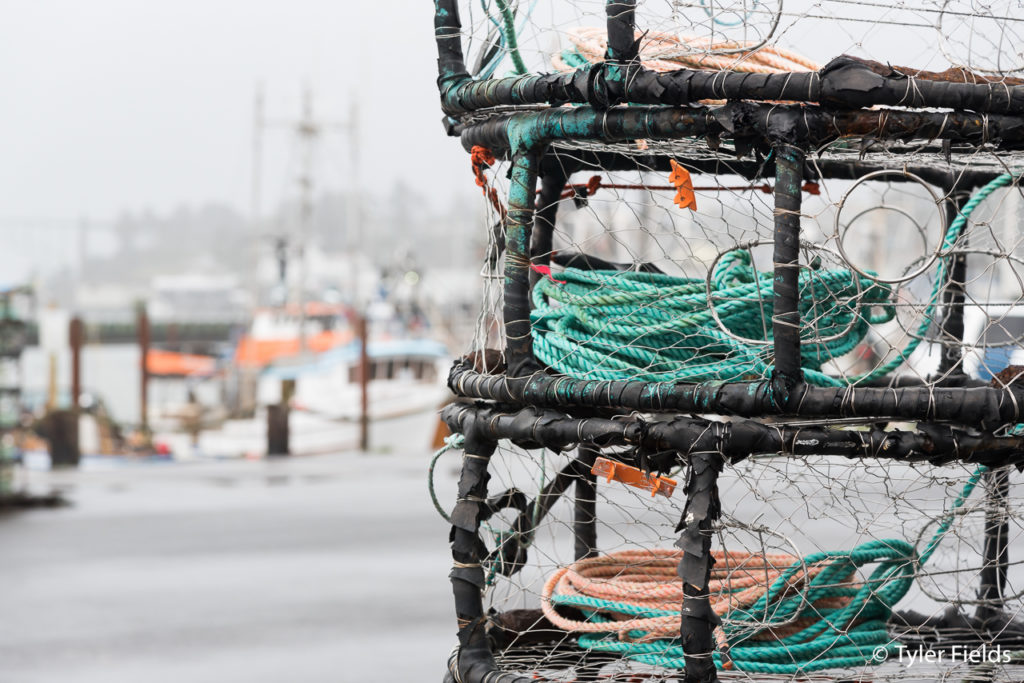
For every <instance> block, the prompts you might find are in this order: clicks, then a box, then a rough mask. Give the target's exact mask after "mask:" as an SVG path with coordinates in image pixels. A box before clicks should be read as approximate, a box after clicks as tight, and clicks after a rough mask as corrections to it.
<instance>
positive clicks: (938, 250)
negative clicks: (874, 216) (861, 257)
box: [833, 169, 945, 285]
mask: <svg viewBox="0 0 1024 683" xmlns="http://www.w3.org/2000/svg"><path fill="white" fill-rule="evenodd" d="M894 175H898V176H902V177H904V178H909V179H910V180H912V181H914V182H916V183H917V184H918V185H920V186H921V187H923V188H924V189H925V190H927V192H928V194H929V195H930V196H931V198H932V201H933V202H934V203H935V208H936V211H937V212H938V214H939V225H940V226H942V227H943V229H945V220H944V216H943V215H942V208H941V207H942V202H943V201H944V200H943V199H942V198H941V197H939V196H938V195H937V194H935V191H934V190H933V189H932V188H931V186H930V185H929V184H928V183H926V182H925V181H924V180H922V179H921V177H920V176H917V175H914V174H913V173H909V172H907V171H900V170H897V169H880V170H878V171H872V172H871V173H868V174H866V175H863V176H861V177H860V178H858V179H857V180H856V182H854V183H853V185H852V186H850V189H849V190H847V191H846V194H844V195H843V198H842V199H840V200H839V204H838V205H837V206H836V217H835V221H834V222H833V237H835V240H836V246H837V248H838V249H839V254H840V256H842V258H843V261H845V262H846V265H848V266H849V267H850V269H851V270H853V271H855V272H856V273H857V274H859V275H861V276H863V277H866V278H867V279H869V280H871V281H872V282H878V283H881V284H887V285H897V284H901V283H904V282H910V281H911V280H913V279H914V278H916V277H918V276H920V275H923V274H924V273H926V272H928V270H929V269H930V268H931V267H932V265H933V264H934V263H935V262H936V261H937V260H938V259H939V257H940V256H941V255H942V239H941V236H940V239H939V241H938V243H937V244H936V245H935V251H934V252H932V254H931V255H930V257H929V258H928V259H927V260H926V261H925V262H924V264H923V265H921V266H920V267H919V268H918V269H917V270H913V271H911V272H909V273H907V274H904V275H903V276H902V277H896V278H884V277H879V276H878V275H873V274H871V273H869V272H867V271H865V270H863V269H861V268H860V267H858V266H857V265H855V264H854V263H853V261H851V260H850V257H849V255H848V254H847V253H846V248H845V247H844V246H843V237H844V236H845V234H846V233H845V232H844V233H843V234H842V235H841V234H840V220H841V218H842V215H843V206H844V205H845V204H846V200H847V199H849V197H850V195H851V194H852V193H853V191H854V190H856V189H857V188H858V187H859V186H860V185H861V184H863V183H866V182H868V181H869V180H875V179H876V178H880V177H884V176H894ZM881 208H886V209H890V210H893V211H897V212H899V213H902V214H904V215H906V212H905V211H903V210H902V209H894V208H892V207H872V208H871V209H868V211H874V210H878V209H881ZM865 213H866V211H861V212H860V213H858V214H857V215H856V216H855V217H854V219H853V220H856V219H857V218H859V217H860V216H862V215H864V214H865ZM851 223H852V221H851ZM913 223H914V225H915V226H916V225H917V221H913ZM849 229H850V227H849V224H847V227H846V230H847V232H848V231H849Z"/></svg>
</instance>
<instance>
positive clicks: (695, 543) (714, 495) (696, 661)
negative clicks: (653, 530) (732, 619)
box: [676, 453, 723, 683]
mask: <svg viewBox="0 0 1024 683" xmlns="http://www.w3.org/2000/svg"><path fill="white" fill-rule="evenodd" d="M689 463H690V469H689V473H688V476H687V481H686V506H685V507H684V508H683V517H682V519H681V520H680V522H679V527H678V529H679V530H681V531H682V534H681V535H680V538H679V540H678V541H677V543H676V545H677V546H678V547H680V548H682V549H683V557H682V559H681V560H680V561H679V565H678V568H677V572H678V574H679V578H681V579H682V581H683V605H682V615H681V617H680V622H679V634H680V637H681V639H682V645H683V656H684V659H685V661H686V673H685V680H687V681H694V682H697V681H699V682H701V683H706V682H708V681H715V680H717V674H716V671H715V663H714V661H713V660H712V659H711V653H712V652H713V651H714V648H715V640H714V635H713V632H714V629H715V627H716V626H718V625H719V623H721V621H720V619H719V618H718V615H716V614H715V613H714V611H713V609H712V608H711V599H710V595H709V592H708V584H709V581H710V578H711V569H712V567H714V564H715V559H714V557H713V556H712V555H711V533H712V524H713V523H714V521H715V520H717V519H718V518H719V516H720V515H721V503H720V502H719V499H718V474H719V472H721V470H722V465H723V462H722V458H721V457H720V456H719V455H718V454H717V453H694V454H692V455H691V456H690V457H689Z"/></svg>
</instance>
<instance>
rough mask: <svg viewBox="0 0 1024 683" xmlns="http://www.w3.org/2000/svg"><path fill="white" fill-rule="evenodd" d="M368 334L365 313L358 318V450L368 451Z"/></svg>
mask: <svg viewBox="0 0 1024 683" xmlns="http://www.w3.org/2000/svg"><path fill="white" fill-rule="evenodd" d="M369 346H370V333H369V325H368V324H367V322H366V313H365V312H363V314H362V315H360V316H359V450H361V451H363V452H364V453H365V452H366V451H368V450H370V391H369V388H370V351H369Z"/></svg>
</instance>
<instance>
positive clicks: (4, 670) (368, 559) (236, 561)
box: [0, 416, 455, 683]
mask: <svg viewBox="0 0 1024 683" xmlns="http://www.w3.org/2000/svg"><path fill="white" fill-rule="evenodd" d="M432 425H433V423H432V420H431V419H430V418H429V416H428V417H427V418H426V420H424V419H423V418H416V419H412V420H410V419H406V420H404V421H401V422H393V423H382V424H381V425H379V426H378V427H377V430H376V433H375V442H376V443H378V444H381V443H388V442H390V443H392V444H395V443H398V444H400V445H398V446H394V445H393V446H392V448H391V450H390V452H377V453H372V454H369V455H365V454H361V453H355V452H352V453H340V454H335V455H323V456H306V457H296V458H286V459H277V460H274V461H242V460H236V461H222V462H212V463H210V462H206V463H188V464H153V463H150V464H135V465H130V466H127V465H117V466H109V467H101V468H93V470H92V471H77V472H59V473H52V474H51V473H43V472H37V473H32V474H31V482H30V483H31V485H32V486H33V487H35V488H37V489H38V488H45V487H49V486H57V487H60V488H61V489H62V490H64V491H65V492H66V494H67V496H68V498H69V499H70V500H71V501H72V505H71V506H69V507H66V508H63V509H56V510H31V511H24V512H19V513H16V514H9V515H6V516H2V517H0V615H2V616H0V681H3V682H5V683H6V682H14V683H37V682H46V683H50V682H54V683H57V682H60V683H67V682H73V683H92V682H97V683H99V682H103V683H115V682H119V681H126V682H127V681H131V682H132V683H148V682H151V681H152V682H154V683H159V682H162V681H174V682H175V683H183V682H192V681H217V682H218V683H224V682H232V681H245V682H247V683H258V682H261V681H267V682H270V681H273V682H275V683H280V682H283V681H345V682H348V681H352V682H357V681H358V682H360V683H372V682H376V681H381V682H384V681H388V682H395V681H440V680H441V678H442V675H443V667H444V662H445V660H446V657H447V654H448V652H449V650H450V649H451V646H452V644H453V643H454V640H455V619H454V612H453V607H452V602H451V597H450V589H449V587H448V581H447V573H448V570H449V568H450V563H451V560H450V555H449V553H448V546H447V534H448V529H447V526H446V524H445V523H444V522H443V521H442V520H441V519H440V518H439V517H438V516H437V514H436V512H435V511H434V510H433V507H432V505H431V503H430V499H429V496H428V495H427V492H426V487H425V483H424V479H425V478H424V474H425V472H426V466H427V462H428V458H429V448H428V439H429V431H430V428H431V427H432ZM438 485H439V489H440V491H441V493H442V495H448V496H449V497H451V498H454V491H455V476H454V470H453V467H451V466H447V465H446V466H443V467H442V468H440V469H439V472H438Z"/></svg>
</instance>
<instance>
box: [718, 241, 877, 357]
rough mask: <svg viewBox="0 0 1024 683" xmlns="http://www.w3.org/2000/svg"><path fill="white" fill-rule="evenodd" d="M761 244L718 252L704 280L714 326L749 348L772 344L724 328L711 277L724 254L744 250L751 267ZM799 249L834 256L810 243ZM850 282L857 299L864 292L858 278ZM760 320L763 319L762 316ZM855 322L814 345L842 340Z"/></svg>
mask: <svg viewBox="0 0 1024 683" xmlns="http://www.w3.org/2000/svg"><path fill="white" fill-rule="evenodd" d="M761 244H762V241H761V240H759V239H754V240H750V241H747V242H741V243H739V244H737V245H736V246H735V247H733V248H732V249H729V250H727V251H720V252H718V255H717V256H716V257H715V260H714V261H712V262H711V265H709V266H708V274H707V276H705V278H704V293H705V296H707V298H708V310H709V311H711V317H712V318H714V320H715V324H716V325H717V326H718V329H719V330H721V331H722V333H723V334H724V335H726V336H727V337H729V338H730V339H733V340H735V341H738V342H740V343H741V344H749V345H751V346H771V345H772V344H773V343H774V342H772V341H769V340H766V339H748V338H747V337H741V336H740V335H738V334H736V333H735V332H733V331H732V330H730V329H729V328H728V327H726V325H725V323H723V322H722V319H721V318H719V317H718V311H716V310H715V306H714V295H713V294H712V288H711V276H712V274H713V273H714V272H715V266H717V265H718V262H719V261H721V260H722V257H723V256H725V255H726V254H728V253H729V252H733V251H739V250H746V251H747V253H749V254H750V262H751V265H753V262H754V254H753V252H752V251H750V250H751V249H752V248H753V247H757V246H760V245H761ZM800 248H801V249H804V250H806V251H808V252H816V251H823V252H825V253H827V254H833V255H834V254H835V252H834V251H832V250H831V249H827V248H825V247H823V246H821V245H819V244H814V243H812V242H804V241H801V242H800ZM800 267H801V268H807V267H808V266H807V265H804V264H800ZM851 280H852V281H853V284H854V286H855V287H856V288H857V297H858V298H859V297H860V295H861V294H863V293H864V290H862V289H861V286H860V280H859V279H858V278H856V277H853V278H851ZM755 282H756V280H755ZM724 300H725V301H728V299H724ZM762 319H763V316H762ZM855 322H856V320H855V319H854V320H851V321H850V324H849V325H847V326H846V329H844V330H843V331H842V332H839V333H836V334H834V335H832V336H831V337H815V338H814V341H815V342H816V343H827V342H833V341H836V340H838V339H842V338H843V337H845V336H846V335H847V334H849V332H850V330H852V329H853V326H854V324H855Z"/></svg>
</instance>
